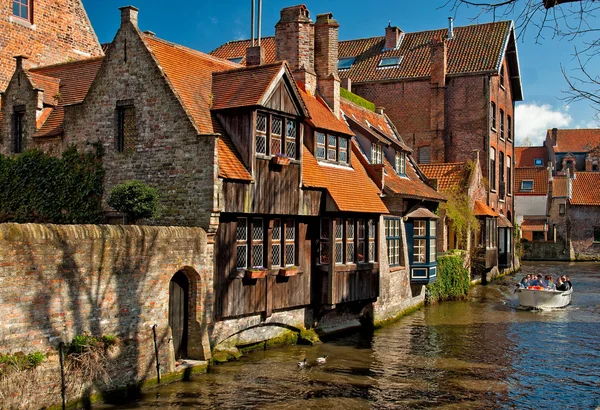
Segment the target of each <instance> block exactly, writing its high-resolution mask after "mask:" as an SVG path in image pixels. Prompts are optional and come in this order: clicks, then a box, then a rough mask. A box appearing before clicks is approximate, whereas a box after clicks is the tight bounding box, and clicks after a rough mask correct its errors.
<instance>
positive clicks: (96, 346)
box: [66, 333, 119, 354]
mask: <svg viewBox="0 0 600 410" xmlns="http://www.w3.org/2000/svg"><path fill="white" fill-rule="evenodd" d="M118 341H119V339H117V337H116V336H114V335H104V336H100V337H96V336H92V335H91V334H89V333H83V334H81V335H77V336H75V337H73V340H72V341H71V343H70V344H68V345H67V346H66V350H67V352H68V353H69V354H81V353H85V352H87V351H90V350H106V349H108V348H110V347H112V346H115V345H116V344H117V342H118Z"/></svg>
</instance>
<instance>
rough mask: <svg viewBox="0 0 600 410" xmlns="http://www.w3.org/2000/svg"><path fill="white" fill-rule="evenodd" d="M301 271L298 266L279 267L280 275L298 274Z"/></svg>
mask: <svg viewBox="0 0 600 410" xmlns="http://www.w3.org/2000/svg"><path fill="white" fill-rule="evenodd" d="M299 273H300V269H299V268H298V267H297V266H287V267H285V268H281V269H279V276H284V277H288V276H296V275H297V274H299Z"/></svg>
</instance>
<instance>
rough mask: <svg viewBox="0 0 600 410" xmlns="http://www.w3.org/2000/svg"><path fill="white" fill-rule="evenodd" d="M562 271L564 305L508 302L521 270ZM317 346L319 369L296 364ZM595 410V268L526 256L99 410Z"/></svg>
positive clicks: (599, 280) (599, 367)
mask: <svg viewBox="0 0 600 410" xmlns="http://www.w3.org/2000/svg"><path fill="white" fill-rule="evenodd" d="M538 272H539V273H546V272H547V273H551V274H552V275H553V276H556V275H557V274H558V273H567V274H568V275H570V276H571V281H572V282H573V285H574V290H575V293H574V297H573V303H572V305H571V306H569V307H567V308H566V309H562V310H557V311H551V312H529V311H520V310H517V309H515V300H514V295H513V293H512V292H513V289H514V286H513V283H514V282H515V281H516V280H519V279H520V278H521V277H522V276H523V274H526V273H538ZM324 354H327V355H328V360H327V362H326V363H325V364H324V365H314V366H310V367H308V368H304V369H299V368H298V366H297V362H298V361H300V360H302V359H303V358H304V357H306V358H308V362H309V363H311V362H314V360H315V359H316V358H317V357H319V356H322V355H324ZM598 406H600V264H593V263H578V264H565V263H562V264H561V263H528V264H525V265H524V266H523V269H522V271H521V272H520V273H519V274H517V275H516V276H509V277H506V278H503V279H500V280H498V281H496V282H493V283H491V284H489V285H488V286H485V287H484V286H477V287H474V288H473V289H472V291H471V295H470V298H469V300H468V301H464V302H450V303H443V304H440V305H437V306H430V307H427V308H426V309H423V310H422V311H419V312H417V313H415V314H412V315H410V316H407V317H405V318H403V319H401V320H400V321H398V322H397V323H395V324H393V325H391V326H389V327H386V328H384V329H381V330H378V331H376V332H375V333H374V334H372V333H370V334H353V335H350V336H344V337H340V338H337V339H335V340H332V341H329V342H327V343H324V344H322V345H319V346H314V347H307V346H292V347H288V348H281V349H276V350H270V351H264V352H256V353H253V354H251V355H249V356H247V357H244V358H242V359H241V360H240V361H238V362H233V363H228V364H225V365H220V366H215V367H212V368H211V371H210V373H209V374H207V375H205V376H200V377H198V378H196V379H195V380H193V381H190V382H182V383H175V384H171V385H166V386H162V387H160V388H158V389H156V390H152V391H149V392H147V393H145V394H144V395H143V396H142V397H141V398H140V399H139V400H137V401H135V402H130V403H125V404H123V405H119V406H117V407H109V406H106V405H105V406H101V408H180V407H196V408H219V409H299V408H302V409H323V408H326V409H332V410H333V409H373V408H376V409H388V408H389V409H398V408H400V409H401V408H411V409H414V408H444V409H458V408H460V409H490V408H510V409H514V408H518V409H540V408H556V409H565V408H581V409H596V408H597V407H598Z"/></svg>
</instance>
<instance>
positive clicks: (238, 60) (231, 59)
mask: <svg viewBox="0 0 600 410" xmlns="http://www.w3.org/2000/svg"><path fill="white" fill-rule="evenodd" d="M243 59H244V57H233V58H228V60H229V61H231V62H232V63H236V64H239V63H241V62H242V60H243Z"/></svg>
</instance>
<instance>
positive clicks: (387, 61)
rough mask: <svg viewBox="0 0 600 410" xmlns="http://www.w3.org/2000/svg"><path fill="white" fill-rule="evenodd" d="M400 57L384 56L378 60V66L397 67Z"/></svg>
mask: <svg viewBox="0 0 600 410" xmlns="http://www.w3.org/2000/svg"><path fill="white" fill-rule="evenodd" d="M401 60H402V57H384V58H382V59H381V60H380V61H379V67H381V68H388V67H398V66H399V65H400V61H401Z"/></svg>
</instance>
